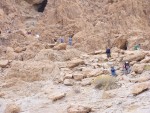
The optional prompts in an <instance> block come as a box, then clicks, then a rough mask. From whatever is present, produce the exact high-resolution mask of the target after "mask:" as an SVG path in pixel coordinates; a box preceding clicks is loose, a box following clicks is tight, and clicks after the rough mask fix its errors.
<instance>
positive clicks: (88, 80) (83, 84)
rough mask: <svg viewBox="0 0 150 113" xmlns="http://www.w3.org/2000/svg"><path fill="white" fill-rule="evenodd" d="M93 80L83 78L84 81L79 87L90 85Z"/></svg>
mask: <svg viewBox="0 0 150 113" xmlns="http://www.w3.org/2000/svg"><path fill="white" fill-rule="evenodd" d="M93 80H94V78H93V79H92V78H85V79H82V82H81V85H82V86H87V85H91V84H92V81H93Z"/></svg>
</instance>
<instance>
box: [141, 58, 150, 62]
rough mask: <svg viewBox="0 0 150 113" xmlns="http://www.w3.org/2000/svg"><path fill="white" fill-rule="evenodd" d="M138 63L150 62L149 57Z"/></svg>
mask: <svg viewBox="0 0 150 113" xmlns="http://www.w3.org/2000/svg"><path fill="white" fill-rule="evenodd" d="M140 63H150V57H146V58H145V59H143V60H142V61H141V62H140Z"/></svg>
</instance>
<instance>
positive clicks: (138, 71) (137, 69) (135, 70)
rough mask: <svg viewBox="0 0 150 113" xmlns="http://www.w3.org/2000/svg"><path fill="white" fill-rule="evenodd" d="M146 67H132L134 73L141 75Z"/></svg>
mask: <svg viewBox="0 0 150 113" xmlns="http://www.w3.org/2000/svg"><path fill="white" fill-rule="evenodd" d="M144 67H145V65H143V64H134V65H133V67H132V71H133V72H135V73H136V74H141V73H142V72H143V71H144Z"/></svg>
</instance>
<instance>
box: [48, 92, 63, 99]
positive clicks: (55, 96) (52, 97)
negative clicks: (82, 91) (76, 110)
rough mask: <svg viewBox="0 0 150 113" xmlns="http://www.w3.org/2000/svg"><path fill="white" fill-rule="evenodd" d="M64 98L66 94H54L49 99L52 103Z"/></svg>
mask: <svg viewBox="0 0 150 113" xmlns="http://www.w3.org/2000/svg"><path fill="white" fill-rule="evenodd" d="M65 96H66V93H61V92H58V93H54V94H52V95H50V97H49V98H50V99H52V101H57V100H60V99H62V98H64V97H65Z"/></svg>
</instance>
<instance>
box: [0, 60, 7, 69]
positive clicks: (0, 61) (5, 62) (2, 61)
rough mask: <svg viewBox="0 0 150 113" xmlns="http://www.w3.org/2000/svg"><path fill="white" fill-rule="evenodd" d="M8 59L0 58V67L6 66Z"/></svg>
mask: <svg viewBox="0 0 150 113" xmlns="http://www.w3.org/2000/svg"><path fill="white" fill-rule="evenodd" d="M8 63H9V61H8V60H0V67H2V68H5V67H7V65H8Z"/></svg>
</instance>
